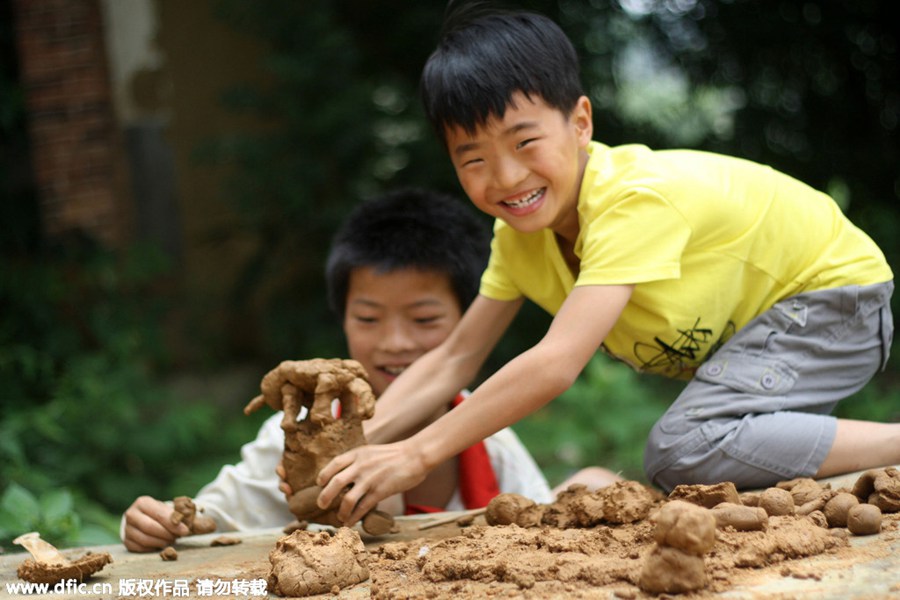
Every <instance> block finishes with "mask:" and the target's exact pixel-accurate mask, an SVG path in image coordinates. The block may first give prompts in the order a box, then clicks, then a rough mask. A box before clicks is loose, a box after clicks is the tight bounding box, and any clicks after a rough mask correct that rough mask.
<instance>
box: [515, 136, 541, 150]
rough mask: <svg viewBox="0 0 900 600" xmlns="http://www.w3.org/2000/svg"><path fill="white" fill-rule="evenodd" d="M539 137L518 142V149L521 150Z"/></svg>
mask: <svg viewBox="0 0 900 600" xmlns="http://www.w3.org/2000/svg"><path fill="white" fill-rule="evenodd" d="M536 139H537V138H528V139H527V140H522V141H521V142H519V143H518V144H516V150H521V149H522V148H524V147H525V146H527V145H528V144H530V143H531V142H533V141H535V140H536Z"/></svg>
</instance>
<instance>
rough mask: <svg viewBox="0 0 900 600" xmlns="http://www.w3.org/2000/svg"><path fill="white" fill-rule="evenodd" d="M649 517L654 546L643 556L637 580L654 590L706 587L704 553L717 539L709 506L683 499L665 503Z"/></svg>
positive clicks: (685, 590)
mask: <svg viewBox="0 0 900 600" xmlns="http://www.w3.org/2000/svg"><path fill="white" fill-rule="evenodd" d="M652 520H653V521H654V522H655V523H656V529H655V531H654V538H655V539H656V546H655V547H654V548H653V550H652V551H651V552H650V554H649V555H647V557H646V558H645V559H644V565H643V568H642V569H641V575H640V579H639V582H638V584H639V585H640V587H641V589H643V590H644V591H646V592H651V593H654V594H662V593H667V594H680V593H683V592H690V591H693V590H698V589H700V588H703V587H706V583H707V577H706V564H705V562H704V560H703V554H705V553H706V552H708V551H709V550H710V549H711V548H712V547H713V545H714V544H715V542H716V519H715V517H713V515H712V513H711V512H710V510H709V509H707V508H704V507H702V506H697V505H696V504H692V503H690V502H686V501H683V500H673V501H671V502H668V503H667V504H664V505H663V506H662V508H660V509H659V511H657V512H656V513H655V514H654V515H653V517H652Z"/></svg>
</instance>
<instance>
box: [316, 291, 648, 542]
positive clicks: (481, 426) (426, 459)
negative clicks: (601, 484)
mask: <svg viewBox="0 0 900 600" xmlns="http://www.w3.org/2000/svg"><path fill="white" fill-rule="evenodd" d="M632 289H633V286H584V287H577V288H575V289H574V290H573V291H572V293H571V294H570V295H569V297H568V298H567V299H566V301H565V302H564V303H563V306H562V308H561V309H560V311H559V313H558V314H557V315H556V317H555V318H554V319H553V323H552V324H551V325H550V329H549V330H548V331H547V334H546V335H545V336H544V338H543V339H542V340H541V341H540V342H538V344H536V345H535V346H534V347H533V348H531V349H529V350H527V351H526V352H523V353H522V354H520V355H519V356H517V357H516V358H515V359H513V360H512V361H510V362H509V363H507V364H506V365H505V366H504V367H503V368H502V369H500V370H499V371H497V373H496V374H494V375H493V376H492V377H490V378H489V379H488V380H487V381H485V382H484V383H483V384H482V385H481V386H479V387H478V389H476V390H475V392H474V393H473V394H472V396H471V397H469V399H468V400H466V401H465V402H463V403H462V404H461V405H459V406H458V407H456V408H455V409H453V410H452V411H450V412H449V413H447V414H446V415H444V416H443V417H441V418H440V419H438V420H437V421H436V422H434V423H432V424H431V425H429V426H428V427H426V428H425V429H423V430H421V431H420V432H418V433H417V434H415V435H414V436H412V437H410V438H409V439H406V440H403V441H400V442H396V443H393V444H387V445H382V446H362V447H360V448H356V449H354V450H351V451H349V452H347V453H345V454H342V455H340V456H338V457H336V458H335V459H334V460H332V461H331V462H330V463H329V464H328V465H326V466H325V468H324V469H322V471H321V472H320V473H319V479H318V483H319V485H322V486H324V489H323V490H322V493H321V494H320V496H319V505H320V506H327V505H329V504H330V502H331V500H332V499H333V498H334V497H335V496H336V495H337V494H338V493H339V492H340V491H341V490H344V489H346V488H347V487H348V486H352V487H351V489H349V490H348V491H347V493H346V494H345V495H344V499H343V501H342V502H341V506H340V509H339V511H338V517H339V518H341V519H342V520H343V521H344V522H345V523H346V524H348V525H350V524H353V523H355V522H356V521H358V520H359V519H360V518H361V517H362V516H363V515H364V514H366V513H367V512H368V511H369V510H371V509H372V507H374V506H375V505H376V504H377V503H378V501H379V500H380V499H381V498H384V497H386V496H388V495H391V494H394V493H398V492H401V491H403V490H406V489H409V488H410V487H412V486H414V485H416V484H418V483H419V482H420V481H422V480H423V479H424V478H425V475H427V473H428V472H429V471H430V470H431V469H432V468H434V466H435V465H437V464H440V463H441V462H443V461H445V460H447V459H449V458H450V457H452V456H455V455H456V454H458V453H459V452H461V451H462V450H463V449H465V448H467V447H469V446H471V445H472V444H473V443H475V442H477V441H478V440H481V439H484V438H485V437H487V436H489V435H491V434H492V433H494V432H496V431H498V430H500V429H502V428H503V427H507V426H509V425H512V424H513V423H515V422H516V421H518V420H520V419H522V418H523V417H525V416H526V415H528V414H530V413H532V412H534V411H536V410H537V409H539V408H540V407H542V406H544V405H545V404H546V403H547V402H549V401H550V400H552V399H553V398H555V397H557V396H558V395H559V394H561V393H562V392H564V391H565V390H566V389H568V388H569V386H571V385H572V383H573V382H574V381H575V379H576V378H577V377H578V374H579V373H580V372H581V370H582V369H583V368H584V366H585V365H586V364H587V362H588V360H590V357H591V356H592V355H593V354H594V353H595V352H596V350H597V348H598V347H599V346H600V344H601V343H602V342H603V340H604V339H605V338H606V335H607V334H608V333H609V331H610V330H611V329H612V327H613V325H614V324H615V322H616V320H617V319H618V317H619V315H620V314H621V312H622V309H623V308H624V307H625V305H626V304H627V302H628V300H629V298H630V297H631V292H632ZM398 381H399V380H398Z"/></svg>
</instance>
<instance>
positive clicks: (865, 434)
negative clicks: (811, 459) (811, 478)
mask: <svg viewBox="0 0 900 600" xmlns="http://www.w3.org/2000/svg"><path fill="white" fill-rule="evenodd" d="M897 464H900V423H875V422H873V421H853V420H850V419H838V422H837V433H836V434H835V436H834V444H833V445H832V446H831V451H830V452H829V453H828V456H826V457H825V461H824V462H823V463H822V465H821V466H820V467H819V472H818V473H816V477H817V478H821V477H831V476H833V475H842V474H844V473H852V472H854V471H862V470H864V469H872V468H875V467H885V466H888V465H897Z"/></svg>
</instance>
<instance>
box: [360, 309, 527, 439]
mask: <svg viewBox="0 0 900 600" xmlns="http://www.w3.org/2000/svg"><path fill="white" fill-rule="evenodd" d="M522 302H523V300H521V299H519V300H514V301H511V302H503V301H499V300H491V299H490V298H487V297H485V296H481V295H479V296H477V297H476V298H475V300H474V301H473V302H472V304H471V305H470V306H469V309H468V310H467V311H466V313H465V314H464V315H463V317H462V319H461V320H460V322H459V323H458V324H457V325H456V327H455V328H454V330H453V332H451V334H450V335H449V336H448V337H447V339H446V340H445V341H444V342H443V343H442V344H441V345H440V346H438V347H436V348H435V349H433V350H431V351H430V352H428V353H426V354H424V355H423V356H421V357H420V358H418V359H417V360H416V361H415V362H414V363H413V364H412V365H411V366H410V367H409V368H408V369H407V370H406V371H404V372H403V373H402V374H401V375H400V376H399V377H398V378H397V379H396V380H395V381H394V382H393V383H391V385H390V386H388V388H387V390H385V392H384V393H383V394H382V395H381V397H380V398H379V399H378V402H377V404H376V410H375V415H374V416H373V417H372V418H371V419H369V420H368V421H365V422H364V423H363V428H364V431H365V434H366V440H367V441H368V442H369V443H370V444H384V443H388V442H393V441H397V440H400V439H403V438H406V437H408V436H409V435H412V434H413V433H415V432H417V431H418V430H419V428H420V427H421V426H422V423H424V422H425V421H426V420H427V419H428V418H429V417H431V416H432V415H433V414H434V412H435V411H436V410H437V409H438V407H439V406H440V405H441V404H442V403H443V404H446V403H447V402H448V400H449V399H451V398H453V397H455V396H456V394H458V393H459V391H460V390H461V389H463V388H464V387H466V386H467V385H469V383H470V382H471V381H472V380H473V379H474V378H475V376H476V375H477V374H478V370H479V369H480V368H481V366H482V364H484V361H485V359H486V358H487V356H488V354H490V352H491V350H493V348H494V346H495V345H496V344H497V341H498V340H499V339H500V337H501V336H502V335H503V332H504V331H506V328H507V327H509V324H510V323H511V322H512V320H513V318H515V316H516V313H517V312H518V310H519V308H520V307H521V306H522Z"/></svg>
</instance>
